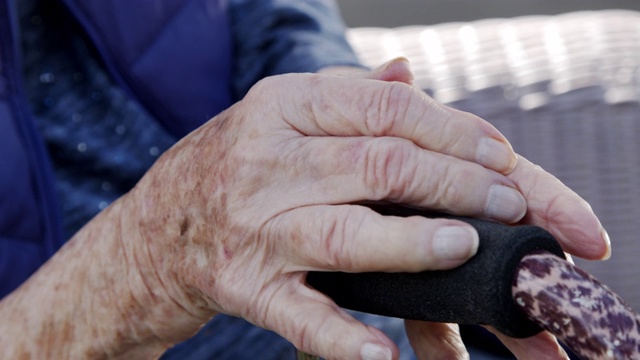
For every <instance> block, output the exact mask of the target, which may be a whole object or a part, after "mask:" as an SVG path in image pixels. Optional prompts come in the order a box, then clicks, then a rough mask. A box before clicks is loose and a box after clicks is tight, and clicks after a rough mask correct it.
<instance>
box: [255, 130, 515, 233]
mask: <svg viewBox="0 0 640 360" xmlns="http://www.w3.org/2000/svg"><path fill="white" fill-rule="evenodd" d="M288 144H289V145H287V146H291V148H290V149H288V150H283V149H278V151H279V153H282V154H290V155H283V156H282V157H281V158H280V159H279V164H280V166H282V167H283V172H285V171H288V172H290V171H291V169H297V168H299V167H300V166H301V165H300V164H303V165H304V166H305V169H308V171H297V172H296V173H295V176H296V178H295V181H293V179H292V178H291V177H289V178H288V179H287V181H290V182H291V185H290V186H288V187H287V188H286V191H287V194H295V193H299V194H300V196H289V197H288V199H289V201H291V202H292V203H291V204H289V208H293V207H297V206H304V205H309V204H321V203H332V204H339V203H342V204H344V203H353V202H359V201H364V200H371V201H379V200H385V201H389V202H394V203H403V204H410V205H414V206H418V207H422V208H429V209H433V210H443V211H447V212H450V213H454V214H457V215H465V216H474V217H482V218H491V219H495V220H498V221H501V222H505V223H513V222H517V221H519V220H520V219H521V218H522V216H524V213H525V211H526V203H525V200H524V198H523V197H522V196H521V195H520V193H519V192H518V191H517V190H516V189H515V184H513V183H512V182H511V180H509V179H508V178H506V177H504V176H503V175H501V174H498V173H496V172H494V171H491V170H487V169H486V168H483V167H482V166H479V165H478V164H475V163H472V162H468V161H463V160H460V159H457V158H454V157H451V156H446V155H442V154H438V153H435V152H432V151H425V150H424V149H421V148H419V147H418V146H416V145H415V144H413V143H412V142H410V141H407V140H403V139H398V138H390V137H383V138H371V137H358V138H353V137H350V138H342V139H338V140H336V139H335V138H329V137H315V138H309V137H305V138H301V139H300V140H299V141H298V142H296V141H293V142H289V143H288ZM280 185H281V184H279V183H278V184H276V183H274V184H273V185H271V186H272V187H273V189H272V191H269V192H267V193H265V194H266V195H265V196H271V195H270V194H278V195H277V196H278V198H279V199H280V198H284V196H282V195H284V194H282V195H280V194H279V192H282V189H280V188H281V187H280V188H278V186H280ZM265 201H268V200H265Z"/></svg>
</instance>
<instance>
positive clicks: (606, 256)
mask: <svg viewBox="0 0 640 360" xmlns="http://www.w3.org/2000/svg"><path fill="white" fill-rule="evenodd" d="M600 236H602V239H604V242H605V244H607V252H606V253H605V254H604V256H603V257H602V260H609V258H611V239H610V238H609V234H608V233H607V230H605V229H604V228H603V229H602V230H601V231H600Z"/></svg>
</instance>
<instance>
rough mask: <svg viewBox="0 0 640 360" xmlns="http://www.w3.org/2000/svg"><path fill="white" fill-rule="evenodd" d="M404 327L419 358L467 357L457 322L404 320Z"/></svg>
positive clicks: (421, 359) (444, 358)
mask: <svg viewBox="0 0 640 360" xmlns="http://www.w3.org/2000/svg"><path fill="white" fill-rule="evenodd" d="M405 327H406V329H407V337H408V338H409V343H411V347H413V350H414V351H415V353H416V356H417V358H418V359H419V360H440V359H442V360H449V359H469V353H468V352H467V349H466V348H465V346H464V343H463V342H462V339H461V338H460V328H459V327H458V325H457V324H445V323H434V322H426V321H416V320H405Z"/></svg>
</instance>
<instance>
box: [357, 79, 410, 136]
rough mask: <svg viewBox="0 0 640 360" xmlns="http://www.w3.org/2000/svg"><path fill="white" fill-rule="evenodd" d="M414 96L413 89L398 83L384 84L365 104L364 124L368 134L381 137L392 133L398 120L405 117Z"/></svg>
mask: <svg viewBox="0 0 640 360" xmlns="http://www.w3.org/2000/svg"><path fill="white" fill-rule="evenodd" d="M415 96H416V93H415V91H414V90H413V88H412V87H411V86H409V85H407V84H403V83H399V82H391V83H385V84H384V86H382V87H380V88H378V89H377V90H376V91H375V92H374V93H373V96H371V98H370V102H369V103H368V104H366V107H367V108H366V109H365V115H366V116H365V124H366V126H367V129H368V131H369V133H370V134H372V135H373V136H382V135H387V134H390V133H392V131H393V127H394V126H395V124H396V123H397V121H398V120H402V119H404V118H405V116H406V112H407V109H408V108H409V106H410V105H411V103H412V102H413V101H414V98H415Z"/></svg>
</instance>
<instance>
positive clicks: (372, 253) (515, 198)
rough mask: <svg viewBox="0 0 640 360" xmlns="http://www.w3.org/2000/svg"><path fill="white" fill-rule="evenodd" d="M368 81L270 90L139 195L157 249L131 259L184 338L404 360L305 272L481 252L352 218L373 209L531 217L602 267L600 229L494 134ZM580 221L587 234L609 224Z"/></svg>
mask: <svg viewBox="0 0 640 360" xmlns="http://www.w3.org/2000/svg"><path fill="white" fill-rule="evenodd" d="M405 68H406V66H405ZM369 77H370V78H369V79H362V78H350V77H336V76H323V75H311V74H303V75H286V76H280V77H274V78H270V79H266V80H264V81H262V82H260V83H259V84H257V85H256V86H255V87H254V88H253V89H252V90H251V91H250V93H249V94H248V95H247V97H246V98H245V99H244V100H242V101H241V102H239V103H238V104H236V105H234V106H233V107H232V108H230V109H229V110H228V111H226V112H225V113H223V114H221V115H219V116H217V117H216V118H214V119H212V120H211V121H210V122H209V123H207V124H206V125H204V126H203V127H201V128H200V129H198V130H197V131H195V132H193V133H192V134H190V135H189V136H187V137H186V138H184V139H183V140H182V141H180V142H179V143H178V144H177V145H176V146H175V147H174V148H172V149H171V150H170V151H168V152H167V153H166V154H165V155H164V156H163V157H162V158H161V159H160V160H159V161H158V162H157V164H156V165H154V167H153V168H152V169H151V171H150V172H149V173H148V174H147V176H145V178H144V179H143V180H142V181H141V182H140V183H139V184H138V186H137V187H136V189H134V191H133V192H132V194H131V197H132V198H133V199H135V201H133V202H131V203H133V204H140V205H136V206H140V209H138V213H139V214H141V219H133V220H132V221H134V222H135V223H136V225H137V226H138V227H139V228H140V233H141V234H143V235H142V237H143V239H144V242H143V246H142V247H141V246H140V244H138V243H136V242H132V243H133V244H132V245H130V246H132V247H136V249H135V250H134V251H136V252H137V253H141V252H144V253H147V254H148V257H147V258H146V259H147V260H145V259H144V258H142V257H141V259H142V260H140V261H141V264H140V267H141V268H143V270H142V273H145V274H149V275H148V276H157V277H158V278H159V279H160V282H161V283H162V284H163V285H164V287H165V291H166V293H167V294H169V296H170V297H171V299H172V300H173V301H174V302H175V303H176V307H178V308H180V309H183V310H184V313H185V314H187V315H185V316H187V317H191V318H192V319H191V320H193V321H184V322H183V323H198V321H200V322H203V321H205V320H206V319H207V318H208V317H210V316H211V315H212V314H214V312H224V313H227V314H231V315H237V316H241V317H243V318H245V319H247V320H249V321H251V322H253V323H255V324H257V325H259V326H262V327H265V328H268V329H272V330H274V331H276V332H278V333H280V334H281V335H283V336H284V337H285V338H287V339H289V340H290V341H291V342H292V343H293V344H294V345H296V346H297V347H298V348H300V349H302V350H304V351H307V352H309V353H313V354H318V355H321V356H324V357H327V358H346V359H356V358H363V359H378V358H380V359H386V358H391V357H393V358H396V357H397V353H398V350H397V348H396V346H395V345H394V344H393V343H392V342H391V341H390V340H389V339H388V338H387V337H386V336H384V335H383V334H382V333H381V332H380V331H378V330H377V329H374V328H370V327H367V326H365V325H363V324H361V323H359V322H357V321H356V320H354V319H353V318H351V317H350V316H349V315H348V314H346V313H345V312H343V311H342V310H341V309H339V308H338V307H337V306H336V305H335V304H334V303H333V302H332V301H331V300H330V299H329V298H327V297H326V296H324V295H323V294H320V293H318V292H316V291H315V290H313V289H311V288H309V287H307V286H306V284H305V277H306V272H307V271H310V270H318V271H323V270H340V271H347V272H363V271H421V270H427V269H448V268H452V267H455V266H458V265H460V264H462V263H464V262H465V261H466V260H467V259H468V258H470V257H471V256H473V255H474V254H475V251H476V249H477V245H478V237H477V233H476V232H475V230H473V229H472V228H471V227H470V226H469V225H467V224H464V223H461V222H457V221H454V220H444V219H424V218H420V217H411V218H395V217H385V216H381V215H379V214H377V213H375V212H373V211H372V210H370V209H368V208H366V207H364V206H359V205H355V204H357V203H359V202H363V201H388V202H396V203H403V204H409V205H412V206H419V207H424V208H430V209H436V210H444V211H448V212H451V213H455V214H459V215H466V216H475V217H483V218H492V219H496V220H498V221H502V222H506V223H514V222H518V221H521V220H522V219H523V216H524V215H525V212H527V209H528V213H527V215H526V217H525V218H524V221H529V222H532V223H542V224H543V225H546V227H548V228H551V230H555V234H556V235H558V234H562V235H563V236H560V239H561V241H563V243H564V244H565V245H567V247H568V248H569V249H570V250H576V248H577V250H578V251H577V252H578V253H577V255H580V254H582V255H583V256H587V257H589V256H591V257H598V256H601V255H602V254H603V252H602V251H600V250H601V249H604V247H603V245H602V244H601V243H602V242H603V241H602V239H601V238H600V237H598V236H599V235H598V236H593V235H591V237H589V236H587V237H583V238H578V236H577V235H582V233H580V234H577V233H576V231H582V230H583V229H588V227H587V228H585V227H584V226H581V227H580V228H579V229H578V228H575V229H573V230H572V229H568V228H570V226H568V225H567V224H566V223H565V221H566V219H565V218H562V217H558V218H555V217H554V218H551V217H549V215H558V214H563V213H564V211H565V210H563V209H562V208H565V209H566V208H567V207H568V208H571V207H575V206H576V203H578V202H579V201H578V200H579V198H575V197H573V195H571V196H568V195H567V194H568V190H567V189H566V188H563V187H561V186H560V185H558V184H557V183H556V182H555V180H553V178H552V177H550V176H549V175H548V174H546V173H544V172H542V171H540V170H537V169H536V168H535V167H533V166H532V165H530V164H528V163H527V162H525V161H524V160H522V159H521V160H520V161H516V155H515V154H514V153H513V151H512V149H511V147H510V145H509V144H508V142H507V141H506V139H504V137H503V136H502V135H501V134H500V133H499V132H498V131H497V130H496V129H495V128H493V127H492V126H491V125H489V124H488V123H486V122H485V121H483V120H481V119H479V118H477V117H475V116H472V115H470V114H467V113H463V112H459V111H456V110H453V109H450V108H447V107H445V106H443V105H441V104H438V103H436V102H435V101H433V100H432V99H430V98H429V97H428V96H426V95H425V94H423V93H422V92H421V91H419V90H418V89H416V88H414V87H412V86H410V85H407V84H403V83H401V82H398V81H404V82H408V81H407V79H409V76H408V73H407V72H406V71H405V70H403V69H402V66H401V67H400V68H399V67H398V65H397V64H395V65H394V64H391V65H390V66H387V67H385V68H382V69H381V70H378V71H377V72H374V73H372V74H370V75H369ZM373 79H378V80H373ZM379 80H387V81H388V80H398V81H396V82H387V81H379ZM532 173H535V174H536V176H533V177H531V176H530V174H532ZM505 174H508V176H507V175H505ZM550 185H553V186H550ZM518 190H519V191H518ZM521 194H525V197H526V199H527V200H528V202H526V201H525V198H523V196H522V195H521ZM554 199H560V200H562V201H559V200H556V201H552V200H554ZM562 202H564V204H561V203H562ZM560 205H561V206H560ZM580 206H583V205H582V203H580ZM581 214H583V215H580V216H579V219H580V221H581V222H580V223H579V224H580V225H590V226H592V227H593V224H594V221H595V222H597V219H595V217H594V216H592V215H590V214H587V212H586V210H585V211H584V212H582V213H581ZM585 214H586V215H585ZM571 219H572V221H573V218H571ZM567 229H568V230H567ZM580 241H582V242H584V244H585V245H584V246H583V247H576V246H573V247H571V246H570V245H571V244H578V243H579V242H580ZM141 249H143V250H141ZM585 249H586V250H585ZM418 327H420V326H418ZM159 332H160V331H159ZM432 333H433V332H430V334H432ZM162 336H166V337H170V336H171V334H164V335H162ZM438 339H439V338H438Z"/></svg>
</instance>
